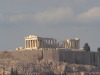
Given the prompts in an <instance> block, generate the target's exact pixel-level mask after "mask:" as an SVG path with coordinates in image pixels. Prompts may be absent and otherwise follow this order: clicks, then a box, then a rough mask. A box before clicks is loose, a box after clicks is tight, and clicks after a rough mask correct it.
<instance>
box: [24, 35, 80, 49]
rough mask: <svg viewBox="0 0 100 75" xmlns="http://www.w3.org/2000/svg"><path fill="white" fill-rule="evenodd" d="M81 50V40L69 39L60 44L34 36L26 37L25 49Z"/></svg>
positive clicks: (51, 39) (50, 39) (54, 40)
mask: <svg viewBox="0 0 100 75" xmlns="http://www.w3.org/2000/svg"><path fill="white" fill-rule="evenodd" d="M59 48H62V49H79V48H80V39H78V38H75V39H67V40H64V41H63V43H59V42H57V41H56V39H53V38H43V37H38V36H34V35H29V36H27V37H25V49H37V50H38V49H59Z"/></svg>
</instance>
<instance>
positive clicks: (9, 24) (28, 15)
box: [0, 0, 100, 51]
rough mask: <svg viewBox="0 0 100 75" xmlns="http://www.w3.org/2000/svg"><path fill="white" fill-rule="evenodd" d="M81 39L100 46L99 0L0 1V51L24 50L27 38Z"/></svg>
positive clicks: (95, 46) (83, 42)
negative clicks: (20, 47) (34, 36)
mask: <svg viewBox="0 0 100 75" xmlns="http://www.w3.org/2000/svg"><path fill="white" fill-rule="evenodd" d="M28 35H37V36H40V37H52V38H55V39H57V40H58V41H62V40H65V39H67V38H75V37H77V38H79V39H80V40H81V47H83V45H84V44H85V43H86V42H87V43H88V44H89V45H90V47H91V50H92V51H96V50H97V48H98V47H100V0H0V50H10V49H15V48H17V47H19V46H22V47H24V37H25V36H28Z"/></svg>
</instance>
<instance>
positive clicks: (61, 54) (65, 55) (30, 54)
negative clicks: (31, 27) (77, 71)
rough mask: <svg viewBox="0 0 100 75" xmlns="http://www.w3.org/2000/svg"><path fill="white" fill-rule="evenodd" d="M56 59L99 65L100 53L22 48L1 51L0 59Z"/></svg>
mask: <svg viewBox="0 0 100 75" xmlns="http://www.w3.org/2000/svg"><path fill="white" fill-rule="evenodd" d="M1 59H2V60H6V59H8V60H26V61H30V60H42V59H44V60H57V61H61V62H69V63H76V64H88V65H95V66H98V67H100V53H99V52H88V51H71V50H23V51H2V52H0V60H1Z"/></svg>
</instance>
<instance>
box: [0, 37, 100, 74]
mask: <svg viewBox="0 0 100 75" xmlns="http://www.w3.org/2000/svg"><path fill="white" fill-rule="evenodd" d="M99 67H100V53H99V52H91V51H85V50H82V49H80V39H78V38H75V39H67V40H64V41H62V42H57V40H56V39H53V38H43V37H38V36H33V35H29V36H27V37H25V48H22V47H19V48H16V50H12V51H1V52H0V70H1V71H0V73H1V74H2V72H3V71H5V73H7V74H5V75H9V74H10V70H11V68H14V69H15V70H16V69H17V71H18V72H19V73H21V74H22V75H48V73H49V75H86V74H88V75H100V73H99V71H100V68H99ZM73 72H76V73H74V74H73ZM94 72H95V73H94ZM70 73H71V74H70Z"/></svg>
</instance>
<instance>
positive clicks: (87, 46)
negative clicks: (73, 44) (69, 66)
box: [83, 43, 90, 51]
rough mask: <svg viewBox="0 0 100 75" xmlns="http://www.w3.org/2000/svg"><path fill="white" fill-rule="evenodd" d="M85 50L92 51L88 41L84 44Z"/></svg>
mask: <svg viewBox="0 0 100 75" xmlns="http://www.w3.org/2000/svg"><path fill="white" fill-rule="evenodd" d="M83 50H85V51H90V46H89V45H88V43H85V44H84V47H83Z"/></svg>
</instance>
